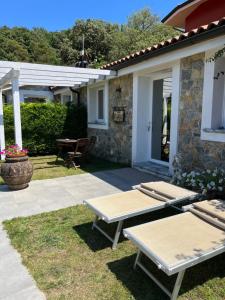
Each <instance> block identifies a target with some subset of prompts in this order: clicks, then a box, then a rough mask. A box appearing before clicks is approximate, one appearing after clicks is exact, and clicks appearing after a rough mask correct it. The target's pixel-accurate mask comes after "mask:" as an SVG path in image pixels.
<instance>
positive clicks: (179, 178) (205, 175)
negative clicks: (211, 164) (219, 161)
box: [172, 169, 225, 198]
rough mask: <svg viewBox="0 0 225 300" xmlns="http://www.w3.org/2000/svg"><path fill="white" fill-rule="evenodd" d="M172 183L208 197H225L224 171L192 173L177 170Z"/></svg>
mask: <svg viewBox="0 0 225 300" xmlns="http://www.w3.org/2000/svg"><path fill="white" fill-rule="evenodd" d="M172 182H173V183H175V184H177V185H179V186H182V187H186V188H189V189H192V190H194V191H197V192H200V193H202V194H203V195H206V196H211V197H220V198H221V197H222V198H224V197H225V196H224V195H225V171H224V170H222V169H214V170H204V171H191V172H182V170H177V171H176V172H175V174H174V177H173V180H172Z"/></svg>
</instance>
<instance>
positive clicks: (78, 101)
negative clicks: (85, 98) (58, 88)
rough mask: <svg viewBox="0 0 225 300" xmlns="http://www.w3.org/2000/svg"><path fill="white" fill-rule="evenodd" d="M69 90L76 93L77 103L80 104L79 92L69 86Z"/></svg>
mask: <svg viewBox="0 0 225 300" xmlns="http://www.w3.org/2000/svg"><path fill="white" fill-rule="evenodd" d="M70 90H71V92H73V93H75V94H77V105H78V106H80V104H81V103H80V92H79V91H77V90H74V89H73V88H71V87H70Z"/></svg>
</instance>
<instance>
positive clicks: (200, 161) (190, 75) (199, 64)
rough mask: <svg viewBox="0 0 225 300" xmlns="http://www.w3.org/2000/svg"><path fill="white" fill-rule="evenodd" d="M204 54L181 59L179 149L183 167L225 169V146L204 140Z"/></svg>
mask: <svg viewBox="0 0 225 300" xmlns="http://www.w3.org/2000/svg"><path fill="white" fill-rule="evenodd" d="M204 62H205V55H204V53H202V54H198V55H194V56H191V57H187V58H184V59H183V60H182V61H181V92H180V95H181V96H180V109H179V110H180V115H179V119H180V121H179V139H178V152H179V153H180V154H181V157H182V161H181V164H182V166H183V167H184V168H186V169H188V170H190V169H196V168H199V169H207V168H215V167H222V168H224V169H225V145H224V143H220V142H210V141H203V140H201V119H202V99H203V80H204Z"/></svg>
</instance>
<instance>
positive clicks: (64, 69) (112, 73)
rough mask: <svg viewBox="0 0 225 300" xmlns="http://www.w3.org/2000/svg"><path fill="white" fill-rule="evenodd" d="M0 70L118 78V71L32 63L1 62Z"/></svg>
mask: <svg viewBox="0 0 225 300" xmlns="http://www.w3.org/2000/svg"><path fill="white" fill-rule="evenodd" d="M0 68H2V69H4V68H6V69H9V68H20V69H21V70H22V71H25V70H26V71H27V70H30V71H31V70H34V71H36V70H38V71H50V72H60V73H62V72H65V73H71V74H87V75H103V76H116V75H117V72H116V71H111V70H101V69H90V68H75V67H64V66H53V65H43V64H32V63H19V62H10V61H0Z"/></svg>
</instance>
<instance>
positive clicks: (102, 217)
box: [84, 194, 199, 250]
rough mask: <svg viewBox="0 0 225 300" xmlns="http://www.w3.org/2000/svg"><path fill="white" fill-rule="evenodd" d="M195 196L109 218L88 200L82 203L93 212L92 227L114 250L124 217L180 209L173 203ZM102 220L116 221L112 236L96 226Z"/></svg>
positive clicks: (191, 197) (107, 221)
mask: <svg viewBox="0 0 225 300" xmlns="http://www.w3.org/2000/svg"><path fill="white" fill-rule="evenodd" d="M197 197H199V195H198V194H196V195H193V196H188V197H183V198H176V199H173V200H168V201H167V202H163V201H161V204H160V205H155V206H151V208H147V209H144V210H137V211H135V212H132V213H129V214H127V215H121V216H117V217H115V218H111V219H109V218H108V217H107V216H106V215H104V214H102V212H100V211H99V210H98V209H96V208H95V207H94V206H93V205H91V204H90V203H89V202H88V200H87V201H84V204H85V205H87V206H88V207H89V208H90V209H91V210H92V211H93V212H94V213H95V215H96V216H95V219H94V221H93V224H92V229H93V230H94V229H97V230H98V231H99V232H101V234H103V235H104V236H105V237H106V238H107V239H108V240H109V241H110V242H112V244H113V245H112V249H113V250H115V249H116V247H117V245H118V242H119V238H120V234H121V231H122V227H123V223H124V221H125V220H126V219H130V218H132V217H136V216H140V215H143V214H147V213H150V212H153V211H156V210H160V209H163V208H166V207H172V208H175V209H178V210H180V208H178V207H176V206H175V204H177V203H179V202H181V201H182V202H183V201H187V200H188V201H194V200H195V199H196V198H197ZM99 220H102V221H104V222H106V223H108V224H111V223H115V222H118V225H117V228H116V231H115V234H114V238H112V237H110V236H109V235H108V234H107V233H106V232H105V231H104V230H103V229H102V228H100V226H98V224H97V223H98V221H99Z"/></svg>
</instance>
